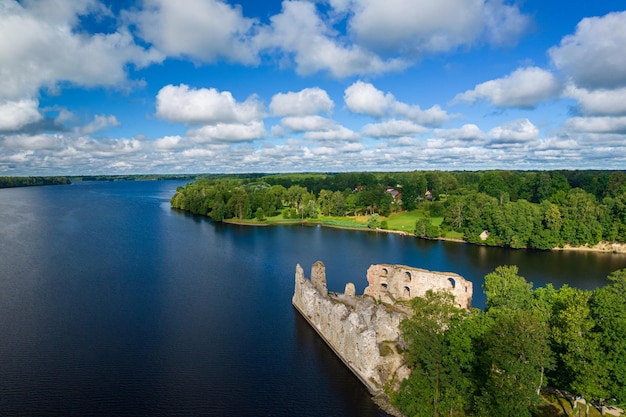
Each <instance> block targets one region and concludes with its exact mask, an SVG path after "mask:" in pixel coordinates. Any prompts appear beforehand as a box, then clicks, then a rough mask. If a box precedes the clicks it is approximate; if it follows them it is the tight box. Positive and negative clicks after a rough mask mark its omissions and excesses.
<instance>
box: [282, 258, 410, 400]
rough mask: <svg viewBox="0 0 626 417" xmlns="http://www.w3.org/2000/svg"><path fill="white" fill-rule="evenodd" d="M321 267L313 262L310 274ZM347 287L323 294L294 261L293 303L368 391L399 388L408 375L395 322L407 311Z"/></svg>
mask: <svg viewBox="0 0 626 417" xmlns="http://www.w3.org/2000/svg"><path fill="white" fill-rule="evenodd" d="M323 268H324V264H322V263H321V262H316V263H315V264H314V265H313V268H312V270H311V277H317V278H320V274H321V271H323ZM320 282H321V281H320V280H319V279H318V280H315V283H316V284H319V283H320ZM324 282H325V279H324ZM346 287H347V289H348V291H347V293H343V294H333V293H327V290H326V287H324V288H323V289H322V291H320V288H318V285H315V284H314V283H313V282H312V281H311V280H309V279H307V278H306V277H305V276H304V271H303V269H302V267H301V266H300V265H298V266H296V283H295V291H294V296H293V305H294V306H295V307H296V309H297V310H298V311H299V312H300V313H301V314H302V315H303V316H304V318H305V319H307V321H308V322H309V323H310V324H311V326H313V328H314V329H315V330H316V331H317V332H318V333H319V334H320V336H322V338H323V339H324V340H325V341H326V343H327V344H328V345H329V346H330V347H331V348H332V349H333V350H334V351H335V353H336V354H337V356H339V358H341V360H343V362H344V363H345V364H346V365H347V366H348V367H349V368H350V369H351V370H352V371H353V372H354V373H355V374H356V375H357V376H358V377H359V379H361V381H362V382H363V383H364V384H365V386H366V387H367V388H368V389H369V390H370V392H372V393H374V394H376V393H379V392H380V391H382V390H383V388H384V387H385V386H386V385H387V384H391V385H392V386H395V387H396V388H397V387H399V383H400V382H401V381H402V379H404V378H406V377H408V376H409V373H410V371H409V369H408V368H407V367H406V365H405V363H404V359H403V358H402V355H401V354H400V353H399V344H401V343H402V341H401V335H400V331H399V329H398V326H399V324H400V321H401V320H402V319H403V318H405V317H406V316H407V315H406V313H404V312H401V311H393V309H390V308H389V306H386V305H384V304H382V303H376V302H375V300H374V299H373V298H371V297H358V296H356V295H354V285H353V284H352V283H348V285H346ZM350 293H351V294H350Z"/></svg>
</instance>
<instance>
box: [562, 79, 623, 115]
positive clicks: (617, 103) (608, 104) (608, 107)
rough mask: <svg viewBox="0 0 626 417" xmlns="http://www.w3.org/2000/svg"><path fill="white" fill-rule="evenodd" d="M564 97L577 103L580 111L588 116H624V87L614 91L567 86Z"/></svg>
mask: <svg viewBox="0 0 626 417" xmlns="http://www.w3.org/2000/svg"><path fill="white" fill-rule="evenodd" d="M565 96H567V97H571V98H573V99H576V100H577V101H578V104H579V105H580V109H581V110H582V112H583V113H584V114H588V115H622V114H626V87H622V88H617V89H614V90H608V89H599V90H588V89H586V88H578V87H576V86H574V85H569V86H568V87H567V89H566V90H565Z"/></svg>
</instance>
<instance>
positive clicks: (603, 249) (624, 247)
mask: <svg viewBox="0 0 626 417" xmlns="http://www.w3.org/2000/svg"><path fill="white" fill-rule="evenodd" d="M222 222H223V223H226V224H236V225H242V226H264V227H265V226H282V225H297V224H299V225H302V226H322V227H329V228H334V229H344V230H357V231H361V232H376V233H392V234H396V235H401V236H409V237H413V238H415V239H425V240H441V241H444V242H454V243H465V244H468V245H470V244H474V245H479V246H485V247H494V248H507V247H506V246H488V245H480V244H477V243H469V242H467V241H465V240H462V239H452V238H446V237H438V238H432V239H428V238H422V237H417V236H415V235H414V234H412V233H409V232H405V231H402V230H391V229H368V228H367V227H350V226H340V225H332V224H325V223H324V222H322V221H308V220H304V221H302V220H296V221H285V222H272V223H252V222H246V221H237V220H234V221H233V220H232V219H229V220H222ZM520 249H522V250H538V249H532V248H520ZM548 250H549V251H564V252H565V251H577V252H596V253H612V254H616V255H626V243H618V242H604V241H602V242H600V243H598V244H597V245H594V246H588V245H585V246H571V245H565V246H563V247H558V246H557V247H555V248H552V249H548Z"/></svg>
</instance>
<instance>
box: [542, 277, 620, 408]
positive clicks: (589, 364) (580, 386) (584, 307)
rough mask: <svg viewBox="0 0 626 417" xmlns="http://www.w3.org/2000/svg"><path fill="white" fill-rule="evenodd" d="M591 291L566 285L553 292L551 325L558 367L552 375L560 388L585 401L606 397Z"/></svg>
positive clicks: (604, 364)
mask: <svg viewBox="0 0 626 417" xmlns="http://www.w3.org/2000/svg"><path fill="white" fill-rule="evenodd" d="M590 296H591V292H589V291H584V290H580V289H577V288H571V287H569V286H567V285H565V286H563V287H561V288H560V289H559V290H558V291H556V292H555V294H554V296H553V301H552V315H551V319H550V325H551V329H552V350H553V351H554V352H555V354H556V360H557V366H556V368H555V371H554V372H553V374H552V375H551V376H552V378H553V379H554V380H555V383H556V385H557V386H559V387H563V388H564V389H566V390H568V391H570V392H572V393H574V394H576V395H579V396H582V397H584V398H585V399H586V400H587V401H594V400H596V401H597V400H600V399H603V398H607V394H608V391H607V389H606V388H605V384H604V381H606V380H607V377H608V370H607V367H606V363H605V361H604V358H603V355H602V349H601V345H600V339H599V337H598V334H597V333H595V332H594V331H593V329H594V327H595V321H594V319H593V317H592V316H591V311H590V307H589V298H590Z"/></svg>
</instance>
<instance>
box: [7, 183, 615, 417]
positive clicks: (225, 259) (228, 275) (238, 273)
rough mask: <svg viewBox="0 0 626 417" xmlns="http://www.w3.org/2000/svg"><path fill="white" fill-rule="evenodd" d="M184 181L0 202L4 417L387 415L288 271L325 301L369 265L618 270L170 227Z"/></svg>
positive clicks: (353, 235)
mask: <svg viewBox="0 0 626 417" xmlns="http://www.w3.org/2000/svg"><path fill="white" fill-rule="evenodd" d="M181 184H182V183H180V182H171V181H169V182H168V181H165V182H98V183H89V182H87V183H76V184H73V185H70V186H55V187H38V188H22V189H6V190H0V213H1V214H0V215H1V216H2V217H1V220H2V221H1V222H0V415H2V416H111V415H116V416H199V415H208V416H224V415H233V416H294V415H299V416H355V417H356V416H364V417H367V416H385V414H384V413H383V412H381V411H379V410H378V409H377V407H376V406H375V405H374V404H373V403H372V402H371V400H370V397H369V395H368V393H367V391H366V390H365V389H364V388H363V387H362V386H361V384H360V383H359V381H358V380H357V379H356V378H355V377H354V376H353V375H352V374H351V373H350V372H349V371H348V370H346V369H345V368H344V366H343V365H342V364H341V362H340V361H339V360H338V359H337V358H336V357H335V356H334V354H333V353H332V352H331V351H330V350H329V349H328V348H327V347H326V345H325V344H324V343H323V342H321V341H320V340H319V338H318V337H317V335H316V334H315V332H314V331H313V330H311V329H310V328H309V327H308V326H307V324H306V323H305V322H304V321H303V319H301V317H300V316H299V315H298V314H297V313H296V312H295V311H294V310H293V308H292V306H291V295H292V292H293V277H294V272H295V265H296V263H300V264H301V265H303V267H304V268H305V271H307V275H308V271H309V270H310V266H311V264H312V263H313V262H314V261H316V260H322V261H323V262H324V263H325V264H326V268H327V274H328V281H329V283H328V286H329V289H331V290H335V291H342V290H343V288H344V285H345V283H346V282H347V281H353V282H355V284H356V286H357V291H359V292H362V291H363V288H364V287H365V285H366V281H365V273H366V270H367V268H368V267H369V265H370V264H372V263H398V264H406V265H411V266H416V267H422V268H427V269H433V270H438V271H452V272H457V273H459V274H461V275H463V276H465V277H466V278H468V279H471V280H472V281H473V282H474V285H475V297H474V304H475V305H478V306H482V305H483V304H484V296H482V294H481V293H480V286H481V284H482V277H483V276H484V275H485V274H486V273H488V272H490V271H492V270H493V269H494V268H495V267H496V266H497V265H502V264H516V265H519V267H520V272H521V275H523V276H525V277H526V278H527V279H529V280H530V281H533V282H534V283H535V284H536V285H542V284H544V283H545V282H547V281H551V282H554V283H555V284H556V285H557V286H559V285H562V284H563V283H568V284H570V285H573V286H579V287H583V288H594V287H596V286H598V285H602V284H603V283H604V282H605V277H606V275H607V274H608V273H609V272H610V271H613V270H615V269H618V268H624V267H626V257H625V256H621V255H607V254H592V253H560V252H559V253H543V252H525V251H512V250H502V249H494V248H482V247H476V246H471V245H463V244H454V243H443V242H428V241H422V240H416V239H413V238H410V237H402V236H396V235H388V234H382V233H364V232H356V231H346V230H334V229H324V228H320V227H302V226H293V227H288V226H285V227H259V228H250V227H239V226H228V225H221V224H214V223H212V222H210V221H208V220H207V219H203V218H197V217H193V216H189V215H185V214H182V213H178V212H174V211H172V210H170V208H169V198H170V196H171V195H172V194H173V192H174V190H175V188H176V187H177V186H178V185H181Z"/></svg>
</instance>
